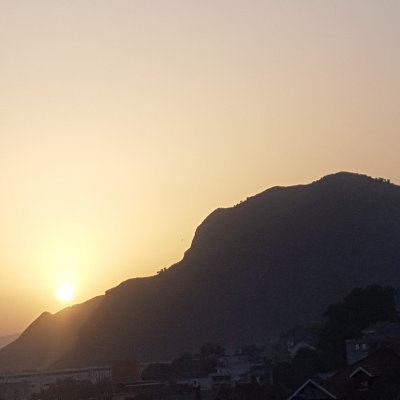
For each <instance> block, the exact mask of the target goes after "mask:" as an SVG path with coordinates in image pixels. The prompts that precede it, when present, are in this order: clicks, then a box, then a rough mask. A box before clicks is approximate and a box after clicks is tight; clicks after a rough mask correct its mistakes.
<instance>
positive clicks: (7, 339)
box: [0, 333, 19, 349]
mask: <svg viewBox="0 0 400 400" xmlns="http://www.w3.org/2000/svg"><path fill="white" fill-rule="evenodd" d="M18 336H19V333H15V334H13V335H4V336H0V349H1V348H2V347H4V346H7V345H8V344H9V343H11V342H13V341H14V340H15V339H17V337H18Z"/></svg>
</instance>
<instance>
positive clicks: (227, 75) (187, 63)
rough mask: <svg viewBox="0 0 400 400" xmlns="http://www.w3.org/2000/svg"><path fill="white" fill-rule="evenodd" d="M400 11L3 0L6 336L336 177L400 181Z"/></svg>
mask: <svg viewBox="0 0 400 400" xmlns="http://www.w3.org/2000/svg"><path fill="white" fill-rule="evenodd" d="M399 18H400V2H398V1H372V0H371V1H368V0H362V1H361V0H359V1H355V0H343V1H339V0H338V1H322V0H321V1H316V0H315V1H311V0H304V1H303V0H302V1H297V0H293V1H285V0H280V1H267V0H264V1H261V0H246V1H243V0H241V1H239V0H229V1H228V0H224V1H222V0H202V1H194V0H193V1H192V0H165V1H161V0H159V1H152V0H115V1H112V2H111V1H108V0H107V1H105V0H69V1H67V0H57V1H54V0H36V1H31V0H25V1H22V0H3V1H1V3H0V54H1V62H0V182H1V184H0V198H1V207H0V221H1V224H0V266H1V268H0V288H1V290H0V319H1V321H2V323H1V324H0V334H3V333H4V334H5V333H11V332H15V331H20V330H22V329H23V328H24V327H26V325H27V324H28V323H29V322H31V321H32V320H33V319H34V318H35V317H36V316H38V315H39V314H40V313H41V312H42V311H44V310H49V311H51V312H54V311H56V310H58V309H60V308H61V307H62V305H61V304H60V303H59V302H58V301H57V299H56V298H55V296H54V293H55V291H56V288H57V286H58V285H59V284H60V283H62V282H65V281H70V282H72V283H73V284H74V285H75V291H76V298H75V301H76V302H80V301H83V300H85V299H88V298H90V297H93V296H95V295H97V294H101V293H103V292H104V291H105V290H106V289H108V288H110V287H112V286H114V285H116V284H118V283H119V282H121V281H122V280H124V279H126V278H128V277H135V276H143V275H149V274H153V273H155V272H156V271H157V270H158V269H160V268H162V267H165V266H169V265H171V264H172V263H173V262H176V261H178V260H179V259H180V258H181V257H182V254H183V252H184V250H185V249H187V248H188V247H189V245H190V242H191V239H192V237H193V234H194V231H195V228H196V227H197V225H198V224H199V223H200V222H201V221H202V220H203V219H204V218H205V217H206V216H207V214H209V213H210V212H211V211H212V210H213V209H215V208H217V207H225V206H231V205H234V204H235V203H237V202H239V201H240V200H243V199H245V198H246V197H247V196H250V195H253V194H255V193H257V192H260V191H262V190H264V189H266V188H267V187H270V186H273V185H290V184H295V183H307V182H310V181H312V180H314V179H317V178H318V177H320V176H322V175H324V174H327V173H330V172H334V171H339V170H350V171H355V172H361V173H367V174H369V175H373V176H382V177H386V178H389V179H391V180H392V181H394V182H397V183H400V172H399V168H398V167H399V162H398V159H399V154H400V132H399V128H400V113H399V109H400V98H399V93H400V78H399V71H400V43H399V42H400V25H399V23H398V21H399Z"/></svg>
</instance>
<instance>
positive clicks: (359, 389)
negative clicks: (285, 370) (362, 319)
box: [289, 322, 400, 400]
mask: <svg viewBox="0 0 400 400" xmlns="http://www.w3.org/2000/svg"><path fill="white" fill-rule="evenodd" d="M346 359H347V366H346V367H344V368H342V369H340V370H339V371H336V372H335V373H332V374H329V375H327V376H326V375H325V376H315V377H310V378H309V379H307V380H306V381H305V382H304V383H303V384H302V385H301V386H300V387H298V388H297V389H296V390H295V391H294V392H293V393H292V394H291V396H290V397H289V400H298V399H303V400H326V399H331V400H332V399H333V400H350V399H354V400H398V399H400V325H399V324H396V323H392V322H377V323H375V324H373V325H371V326H369V327H368V328H367V329H364V330H363V331H362V336H361V337H359V338H355V339H348V340H346Z"/></svg>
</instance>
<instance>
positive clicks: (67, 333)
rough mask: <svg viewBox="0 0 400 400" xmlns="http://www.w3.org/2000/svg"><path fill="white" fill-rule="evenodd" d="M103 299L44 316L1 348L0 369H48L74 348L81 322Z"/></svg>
mask: <svg viewBox="0 0 400 400" xmlns="http://www.w3.org/2000/svg"><path fill="white" fill-rule="evenodd" d="M103 297H104V296H98V297H95V298H93V299H91V300H89V301H87V302H86V303H82V304H78V305H75V306H72V307H67V308H65V309H63V310H61V311H59V312H58V313H56V314H54V315H53V314H50V313H49V312H44V313H42V314H41V315H40V316H39V318H37V319H36V320H35V321H34V322H33V323H32V324H31V325H30V326H29V327H28V328H27V329H26V330H25V331H24V332H23V333H22V334H21V335H20V336H19V337H18V338H17V339H16V340H15V341H13V342H12V343H10V344H9V345H7V346H5V347H3V348H2V349H0V352H1V355H0V369H1V370H2V371H15V370H41V369H46V368H47V367H48V366H49V365H51V364H53V363H54V362H56V361H57V360H58V359H59V358H60V357H62V356H63V355H64V354H65V353H66V352H67V351H68V350H70V349H72V348H73V347H74V346H75V344H76V339H77V336H78V332H79V330H80V328H81V325H82V323H83V322H84V321H86V320H87V319H88V318H89V316H90V315H91V314H92V313H93V311H94V310H95V309H96V307H98V306H99V304H100V303H101V301H102V299H103Z"/></svg>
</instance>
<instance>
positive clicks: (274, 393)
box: [0, 285, 400, 400]
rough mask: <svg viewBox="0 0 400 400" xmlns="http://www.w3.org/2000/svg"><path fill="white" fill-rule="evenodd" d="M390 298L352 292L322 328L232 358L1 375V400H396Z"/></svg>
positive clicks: (385, 292)
mask: <svg viewBox="0 0 400 400" xmlns="http://www.w3.org/2000/svg"><path fill="white" fill-rule="evenodd" d="M394 294H395V291H394V289H393V288H390V287H380V286H378V285H371V286H369V287H367V288H365V289H355V290H353V291H352V292H351V293H349V294H348V295H347V296H346V297H345V299H344V300H343V301H342V302H340V303H337V304H333V305H331V306H329V307H328V309H327V311H326V313H325V320H324V323H323V324H322V325H319V326H311V327H300V326H295V327H293V328H292V329H290V330H289V331H287V332H285V333H283V334H281V335H280V337H279V338H276V339H274V340H270V341H268V342H267V343H264V344H252V345H247V346H244V347H242V348H241V349H236V350H232V351H229V352H228V351H226V349H225V348H224V347H223V346H221V345H218V344H212V343H206V344H204V345H202V346H201V347H200V348H199V350H198V352H196V353H193V354H192V353H183V354H181V355H180V356H179V357H178V358H176V359H175V360H173V361H169V362H153V363H140V362H138V361H136V360H124V361H118V362H111V363H110V364H109V365H103V366H90V367H86V368H73V369H64V370H46V371H22V372H21V371H19V372H15V371H14V372H7V373H3V374H1V375H0V399H1V400H39V399H40V400H79V399H81V400H133V399H136V400H161V399H165V400H178V399H181V400H189V399H194V400H199V399H205V400H298V399H304V400H306V399H309V400H311V399H312V400H318V399H321V400H322V399H343V400H345V399H360V400H362V399H386V400H391V399H393V400H395V399H398V398H399V397H398V396H399V394H400V322H399V318H398V313H397V310H396V304H395V297H394ZM388 298H390V301H389V302H388V301H387V300H388ZM381 317H382V318H381Z"/></svg>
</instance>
